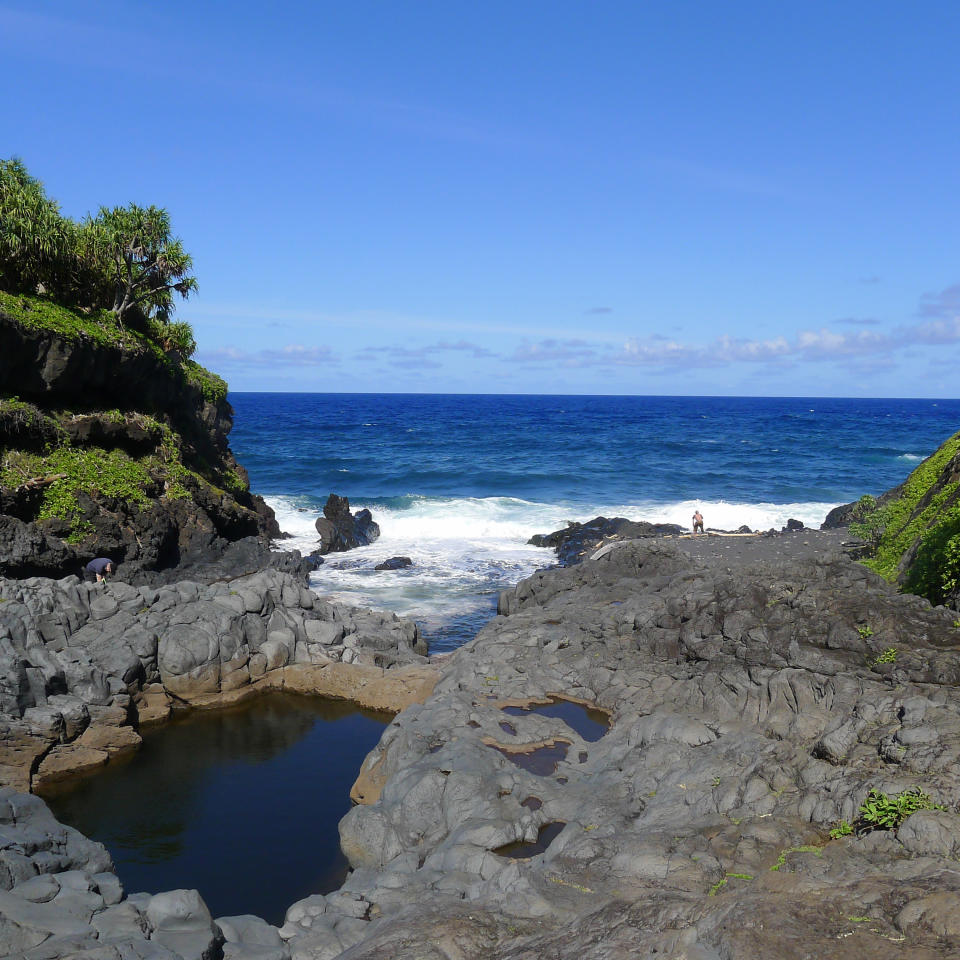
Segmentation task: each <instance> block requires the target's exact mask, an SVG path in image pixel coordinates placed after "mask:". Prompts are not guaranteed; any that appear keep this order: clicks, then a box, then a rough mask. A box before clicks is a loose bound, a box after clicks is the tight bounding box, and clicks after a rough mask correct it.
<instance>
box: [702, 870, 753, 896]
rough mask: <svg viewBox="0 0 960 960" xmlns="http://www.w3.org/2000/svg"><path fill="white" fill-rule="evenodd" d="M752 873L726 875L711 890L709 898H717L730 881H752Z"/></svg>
mask: <svg viewBox="0 0 960 960" xmlns="http://www.w3.org/2000/svg"><path fill="white" fill-rule="evenodd" d="M752 879H753V874H752V873H725V874H724V875H723V877H722V878H721V879H720V880H718V881H717V882H716V883H715V884H714V885H713V886H712V887H711V888H710V892H709V893H708V894H707V896H710V897H715V896H716V895H717V894H718V893H719V892H720V891H721V890H722V889H723V888H724V887H725V886H726V885H727V883H728V882H729V881H730V880H752Z"/></svg>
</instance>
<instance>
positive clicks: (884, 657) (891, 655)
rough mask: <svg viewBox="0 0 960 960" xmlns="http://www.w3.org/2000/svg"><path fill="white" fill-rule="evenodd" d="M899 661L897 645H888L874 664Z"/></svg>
mask: <svg viewBox="0 0 960 960" xmlns="http://www.w3.org/2000/svg"><path fill="white" fill-rule="evenodd" d="M896 662H897V648H896V647H887V649H886V650H884V651H883V653H881V654H880V656H878V657H877V659H876V660H874V661H873V665H874V666H876V665H877V664H878V663H896Z"/></svg>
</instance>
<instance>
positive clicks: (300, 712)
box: [44, 694, 390, 924]
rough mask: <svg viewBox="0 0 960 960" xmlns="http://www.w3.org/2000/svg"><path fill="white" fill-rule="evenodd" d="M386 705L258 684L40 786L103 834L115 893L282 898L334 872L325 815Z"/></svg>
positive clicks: (222, 907) (262, 910) (231, 909)
mask: <svg viewBox="0 0 960 960" xmlns="http://www.w3.org/2000/svg"><path fill="white" fill-rule="evenodd" d="M389 721H390V717H389V716H387V715H384V714H375V713H371V712H369V711H361V710H358V709H357V708H355V707H354V706H352V705H351V704H348V703H344V702H342V701H332V700H323V699H320V698H313V697H301V696H292V695H287V694H284V695H281V694H269V695H266V696H264V697H262V698H260V699H258V700H255V701H253V702H251V703H249V704H246V705H243V706H240V707H236V708H232V709H228V710H216V711H211V712H200V711H196V712H191V713H188V714H186V715H184V716H182V717H180V718H178V719H176V720H174V721H173V722H172V723H170V724H168V725H166V726H164V727H161V728H158V729H156V730H148V731H146V732H145V734H144V742H143V746H142V748H141V749H140V751H139V752H138V753H137V754H135V755H134V756H133V757H131V758H130V759H129V760H127V761H120V762H116V763H111V764H110V765H109V766H107V767H105V768H104V769H103V770H102V771H100V772H99V773H97V774H95V775H92V776H90V777H88V778H86V779H83V780H80V781H75V782H74V783H72V784H70V785H69V786H66V787H61V788H60V789H59V790H58V791H57V792H56V793H53V794H45V796H44V799H45V800H47V802H48V803H49V805H50V807H51V809H52V810H53V812H54V815H55V816H56V817H57V819H59V820H61V821H62V822H64V823H68V824H70V825H71V826H73V827H76V828H77V829H78V830H80V831H81V832H82V833H84V834H85V835H86V836H88V837H91V838H93V839H95V840H99V841H100V842H101V843H103V844H104V845H105V846H106V847H107V849H108V850H109V851H110V853H111V855H112V856H113V860H114V863H115V864H116V868H117V873H118V875H119V877H120V879H121V881H122V882H123V884H124V887H125V889H126V891H127V892H128V893H135V892H138V891H141V890H146V891H149V892H151V893H157V892H160V891H162V890H171V889H176V888H180V887H186V888H196V889H197V890H199V891H200V895H201V896H202V897H203V899H204V900H205V901H206V903H207V906H208V907H209V908H210V911H211V913H212V914H213V916H215V917H219V916H230V915H235V914H243V913H254V914H257V915H258V916H261V917H263V918H265V919H266V920H268V921H269V922H271V923H275V924H280V923H282V922H283V915H284V912H285V911H286V908H287V907H288V906H290V904H292V903H293V902H294V901H296V900H298V899H301V898H302V897H305V896H308V895H309V894H311V893H329V892H330V891H331V890H334V889H336V888H338V887H339V886H340V884H341V883H342V881H343V878H344V876H345V874H346V869H347V863H346V860H345V859H344V857H343V854H342V853H341V852H340V840H339V834H338V832H337V823H338V822H339V820H340V818H341V817H343V815H344V814H345V813H346V812H347V810H348V809H349V808H350V787H351V785H352V784H353V781H354V780H355V778H356V776H357V773H358V772H359V770H360V764H361V763H362V762H363V758H364V757H365V756H366V754H367V753H368V752H369V751H370V750H371V749H372V748H373V746H374V745H375V744H376V743H377V741H378V740H379V739H380V735H381V733H382V732H383V729H384V726H385V725H386V724H387V723H388V722H389Z"/></svg>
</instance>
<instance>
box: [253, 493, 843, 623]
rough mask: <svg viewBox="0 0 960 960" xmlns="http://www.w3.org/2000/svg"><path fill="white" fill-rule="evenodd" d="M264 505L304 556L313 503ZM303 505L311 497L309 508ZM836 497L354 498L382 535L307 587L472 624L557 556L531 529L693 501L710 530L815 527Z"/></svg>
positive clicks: (689, 505) (312, 538) (677, 514)
mask: <svg viewBox="0 0 960 960" xmlns="http://www.w3.org/2000/svg"><path fill="white" fill-rule="evenodd" d="M269 503H270V506H271V507H273V509H274V511H275V512H276V514H277V521H278V522H279V524H280V527H281V529H283V530H285V531H287V532H289V533H291V534H293V537H292V538H291V539H289V540H284V541H282V542H280V543H279V544H278V547H279V548H281V549H299V550H300V551H301V552H302V553H304V554H307V553H310V552H311V551H313V550H315V549H316V547H317V539H318V538H317V531H316V529H315V526H314V523H315V520H316V518H317V516H318V515H319V510H318V509H317V507H316V502H315V501H310V500H304V499H302V498H301V499H299V500H298V499H297V498H292V497H271V498H270V499H269ZM305 505H309V509H308V510H307V511H306V512H304V509H303V508H304V506H305ZM836 505H837V504H835V503H819V502H809V503H783V504H777V503H765V502H761V503H739V502H727V501H724V500H716V501H708V500H682V501H679V502H673V503H656V502H653V501H636V502H633V503H597V504H595V505H592V506H590V507H586V508H585V507H583V506H579V507H571V506H570V505H569V504H563V503H553V504H551V503H537V502H531V501H528V500H522V499H519V498H515V497H484V498H468V497H460V498H434V497H418V496H412V497H410V499H409V500H408V501H407V504H406V505H405V506H404V507H403V508H402V509H401V508H394V509H391V508H387V507H383V506H381V505H379V504H373V503H364V502H362V501H359V500H358V501H356V502H352V503H351V508H352V509H353V510H359V509H362V508H364V507H367V508H369V509H370V510H371V512H372V513H373V516H374V520H376V522H377V523H378V524H379V526H380V531H381V533H380V538H379V539H378V540H376V541H375V542H374V543H372V544H370V545H368V546H365V547H358V548H356V549H354V550H351V551H350V552H349V554H346V555H340V554H334V555H330V556H328V557H327V559H326V562H325V563H324V564H323V565H321V566H320V567H319V568H318V569H317V570H316V571H315V572H314V573H313V574H312V575H311V586H312V587H313V589H314V590H316V591H317V592H318V593H319V594H320V595H321V596H324V597H327V598H329V599H331V600H333V601H336V602H340V603H346V604H350V605H352V606H369V607H373V608H375V609H381V610H390V611H393V612H394V613H397V614H399V615H400V616H406V617H413V618H414V619H416V620H418V621H420V622H421V624H422V625H424V626H425V627H426V628H427V630H428V631H431V630H437V629H440V628H443V627H444V626H447V625H449V624H451V623H452V622H454V621H459V620H463V619H464V618H467V619H469V618H470V617H471V616H473V617H475V618H478V619H477V622H478V623H479V622H482V621H483V619H484V618H485V617H486V616H492V615H493V613H494V610H495V604H496V596H497V593H498V592H499V591H500V590H503V589H506V588H507V587H509V586H510V585H512V584H515V583H517V582H518V581H519V580H521V579H523V578H524V577H527V576H529V575H530V574H532V573H533V572H534V571H535V570H537V569H539V568H541V567H545V566H549V565H551V564H553V563H554V562H555V556H554V553H553V551H551V550H547V549H544V548H542V547H533V546H530V545H529V544H528V543H527V541H528V540H529V539H530V537H532V536H533V535H534V534H537V533H551V532H553V531H554V530H559V529H562V528H563V527H565V526H566V524H567V522H568V521H571V520H572V521H578V522H581V523H583V522H585V521H587V520H592V519H593V518H594V517H596V516H606V517H627V518H629V519H631V520H647V521H649V522H651V523H675V524H678V525H679V526H681V527H682V528H683V529H684V530H686V529H689V526H690V519H691V517H692V515H693V512H694V510H695V509H697V508H699V509H700V511H701V513H702V514H703V515H704V518H705V520H706V524H707V527H708V528H710V527H712V528H714V529H724V530H736V529H737V528H738V527H740V526H742V525H744V524H745V525H747V526H749V527H750V528H751V529H753V530H768V529H770V528H771V527H775V528H777V529H779V528H780V527H783V526H785V525H786V522H787V520H788V519H791V518H792V519H796V520H800V521H802V522H803V523H804V524H805V525H806V526H818V525H819V524H820V523H821V522H822V521H823V519H824V517H825V516H826V515H827V513H828V512H829V511H830V510H831V509H832V508H833V507H835V506H836ZM393 556H407V557H410V559H411V560H412V561H413V566H412V567H410V568H407V569H405V570H398V571H389V572H387V571H381V572H378V571H376V570H375V569H374V568H375V566H376V565H377V564H378V563H380V562H381V561H383V560H386V559H387V558H388V557H393ZM468 638H469V637H461V639H468Z"/></svg>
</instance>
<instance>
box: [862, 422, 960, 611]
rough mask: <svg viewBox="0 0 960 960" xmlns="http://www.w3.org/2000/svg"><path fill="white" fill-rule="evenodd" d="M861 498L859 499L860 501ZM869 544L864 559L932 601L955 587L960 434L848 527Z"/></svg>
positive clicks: (947, 599)
mask: <svg viewBox="0 0 960 960" xmlns="http://www.w3.org/2000/svg"><path fill="white" fill-rule="evenodd" d="M862 503H863V501H861V504H862ZM850 529H851V531H852V532H853V533H855V534H857V535H858V536H861V537H863V538H864V540H866V541H867V543H868V544H869V547H868V555H867V556H866V557H865V558H864V560H863V562H864V563H865V564H866V565H867V566H868V567H870V568H871V569H872V570H875V571H876V572H877V573H879V574H880V575H881V576H882V577H884V578H885V579H887V580H890V581H897V582H899V583H900V584H901V586H902V587H903V589H905V590H907V591H909V592H910V593H916V594H919V595H920V596H924V597H927V599H929V600H930V601H931V602H933V603H956V602H957V599H958V587H960V433H956V434H954V435H953V436H952V437H950V439H949V440H947V441H946V442H945V443H944V444H942V445H941V446H940V448H939V449H938V450H937V451H936V452H935V453H934V454H933V455H932V456H930V457H928V458H927V459H926V460H924V461H923V463H921V464H920V465H919V466H918V467H917V468H916V469H915V470H914V471H913V472H912V473H911V474H910V476H909V477H907V479H906V480H905V481H904V482H903V483H902V484H901V485H900V486H899V487H897V488H896V489H894V490H891V491H890V492H889V493H887V494H884V496H883V497H881V498H880V500H879V501H877V502H876V504H875V505H873V507H872V508H866V509H861V511H860V517H859V518H858V519H856V520H855V521H854V522H853V523H851V525H850Z"/></svg>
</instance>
